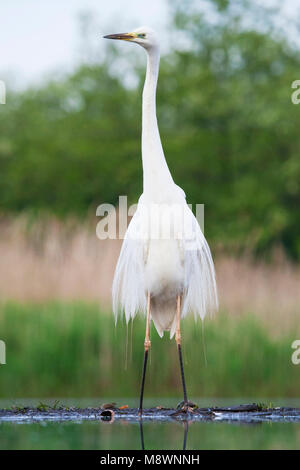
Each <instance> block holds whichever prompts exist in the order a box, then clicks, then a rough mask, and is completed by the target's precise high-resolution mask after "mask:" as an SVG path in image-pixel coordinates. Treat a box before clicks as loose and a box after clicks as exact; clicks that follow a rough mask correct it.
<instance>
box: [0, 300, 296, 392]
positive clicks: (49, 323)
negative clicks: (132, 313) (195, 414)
mask: <svg viewBox="0 0 300 470" xmlns="http://www.w3.org/2000/svg"><path fill="white" fill-rule="evenodd" d="M144 329H145V326H144V319H143V318H137V319H136V320H135V321H134V324H133V335H132V341H131V326H129V331H128V338H129V340H128V348H126V325H125V324H124V323H123V322H119V323H118V325H117V327H116V328H115V326H114V320H113V318H112V315H110V314H104V313H101V312H100V311H99V309H98V306H97V305H95V304H88V303H78V302H76V303H55V302H51V303H47V304H41V305H37V304H24V305H23V304H18V303H14V302H10V303H6V304H3V305H2V306H0V339H2V340H4V341H5V343H6V356H7V357H6V361H7V364H6V365H3V366H1V367H0V383H1V387H0V397H1V398H9V399H10V398H21V397H24V398H25V397H39V398H48V397H83V396H84V397H109V396H113V397H116V396H118V397H134V396H137V394H138V390H139V386H140V374H141V368H142V361H143V343H144ZM151 336H152V338H151V340H152V348H151V359H150V363H149V369H148V372H149V374H148V376H147V379H146V395H147V396H148V397H166V396H170V397H177V396H178V398H179V399H180V398H181V384H180V376H179V367H178V357H177V351H176V346H175V341H174V340H172V341H170V340H169V337H168V335H166V336H165V337H164V338H163V339H162V340H161V339H160V338H159V337H158V335H157V333H156V331H155V329H154V327H153V326H152V333H151ZM204 336H205V345H206V356H207V364H206V363H205V360H204V351H203V341H202V327H201V322H200V321H199V322H198V323H196V324H195V323H194V321H193V319H192V318H191V319H190V320H189V319H188V320H186V321H185V323H184V332H183V352H184V362H185V372H186V380H187V384H188V392H189V394H190V396H194V397H242V396H245V397H249V396H253V397H297V396H299V391H300V366H298V367H297V366H295V365H293V364H292V363H291V353H292V349H291V343H292V341H293V340H294V339H296V338H294V335H293V332H291V333H290V334H288V335H284V336H281V337H277V338H274V337H272V335H271V334H269V333H268V331H267V329H266V328H265V327H263V326H262V325H260V324H259V322H258V320H257V318H255V317H254V316H251V315H249V316H247V317H242V318H239V319H238V318H232V317H230V316H229V315H226V314H225V313H223V314H222V315H218V316H216V317H215V318H214V319H212V320H207V321H205V324H204ZM126 349H127V350H128V353H127V355H128V364H127V369H126Z"/></svg>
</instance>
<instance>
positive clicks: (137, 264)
mask: <svg viewBox="0 0 300 470" xmlns="http://www.w3.org/2000/svg"><path fill="white" fill-rule="evenodd" d="M104 37H105V38H107V39H119V40H123V41H128V42H134V43H136V44H139V45H140V46H142V47H143V48H144V49H145V51H146V54H147V72H146V79H145V84H144V90H143V109H142V161H143V194H142V195H141V197H140V198H139V202H138V206H137V210H136V212H135V214H134V216H133V218H132V220H131V222H130V224H129V226H128V229H127V232H126V235H125V238H124V241H123V245H122V249H121V253H120V257H119V260H118V263H117V267H116V271H115V276H114V281H113V292H112V295H113V310H114V314H115V316H116V317H117V316H118V314H119V313H120V312H121V313H122V312H124V313H125V317H126V321H127V323H128V322H129V320H130V319H133V318H134V317H135V315H136V313H137V312H143V313H146V336H145V343H144V364H143V375H142V383H141V392H140V407H139V413H140V414H141V413H142V407H143V394H144V385H145V375H146V366H147V359H148V351H149V349H150V346H151V342H150V337H149V326H150V321H151V319H152V320H153V322H154V325H155V327H156V330H157V332H158V334H159V335H160V336H161V337H162V336H163V333H164V331H170V337H171V338H172V337H173V335H174V333H175V339H176V343H177V349H178V354H179V361H180V370H181V379H182V386H183V395H184V401H183V409H187V407H188V405H189V402H188V399H187V392H186V385H185V379H184V371H183V363H182V353H181V332H180V319H181V318H183V317H185V316H186V314H187V313H189V312H193V313H194V316H195V318H196V317H197V316H200V317H201V319H204V317H205V315H206V313H207V312H212V311H214V310H216V309H217V308H218V299H217V289H216V281H215V272H214V265H213V261H212V258H211V253H210V249H209V247H208V244H207V242H206V240H205V238H204V235H203V233H202V231H201V229H200V226H199V224H198V222H197V219H196V218H195V216H194V215H193V213H192V211H191V209H190V208H189V206H188V205H187V203H186V198H185V193H184V191H183V190H182V189H181V188H180V187H179V186H177V185H176V184H175V183H174V181H173V178H172V176H171V173H170V171H169V168H168V165H167V162H166V159H165V156H164V152H163V148H162V144H161V140H160V135H159V130H158V125H157V118H156V86H157V79H158V71H159V60H160V49H159V40H158V37H157V35H156V33H155V32H154V31H153V30H152V29H151V28H149V27H140V28H138V29H136V30H134V31H132V32H130V33H120V34H109V35H107V36H104ZM183 158H187V157H186V156H185V155H184V156H183Z"/></svg>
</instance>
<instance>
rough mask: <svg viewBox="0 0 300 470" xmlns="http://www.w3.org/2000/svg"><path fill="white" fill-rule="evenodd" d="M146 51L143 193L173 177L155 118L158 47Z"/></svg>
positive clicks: (152, 190)
mask: <svg viewBox="0 0 300 470" xmlns="http://www.w3.org/2000/svg"><path fill="white" fill-rule="evenodd" d="M146 52H147V72H146V79H145V85H144V90H143V126H142V158H143V184H144V194H150V193H153V192H154V191H156V192H157V191H159V189H160V188H164V187H165V185H167V184H170V183H173V179H172V176H171V173H170V171H169V168H168V165H167V162H166V159H165V156H164V151H163V148H162V145H161V140H160V135H159V130H158V125H157V118H156V86H157V79H158V70H159V56H160V55H159V49H158V48H153V49H150V50H146ZM173 184H174V183H173Z"/></svg>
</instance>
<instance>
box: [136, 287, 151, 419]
mask: <svg viewBox="0 0 300 470" xmlns="http://www.w3.org/2000/svg"><path fill="white" fill-rule="evenodd" d="M149 327H150V294H149V293H148V299H147V319H146V336H145V343H144V347H145V354H144V365H143V375H142V384H141V393H140V408H139V415H140V416H141V415H142V412H143V398H144V387H145V378H146V369H147V361H148V351H149V349H150V346H151V342H150V337H149Z"/></svg>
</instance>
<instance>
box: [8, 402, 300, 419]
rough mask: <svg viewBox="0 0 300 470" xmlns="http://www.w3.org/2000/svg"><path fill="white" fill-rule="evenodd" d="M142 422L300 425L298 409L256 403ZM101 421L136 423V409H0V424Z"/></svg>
mask: <svg viewBox="0 0 300 470" xmlns="http://www.w3.org/2000/svg"><path fill="white" fill-rule="evenodd" d="M142 417H143V420H145V421H149V420H152V421H172V420H179V421H184V420H188V421H232V422H241V423H243V422H244V423H251V422H263V421H272V422H291V421H292V422H300V408H290V407H276V408H267V407H263V406H262V405H258V404H255V403H253V404H246V405H239V406H234V407H225V408H221V407H212V408H188V409H187V410H182V409H179V410H178V409H173V408H163V407H156V408H147V409H144V410H143V416H142ZM82 420H101V421H108V422H113V421H114V420H126V421H132V422H137V421H139V420H140V417H139V414H138V409H137V408H118V407H115V406H114V405H112V406H107V405H103V406H102V407H100V408H75V407H64V406H61V407H55V408H54V407H51V406H47V405H44V406H43V407H37V408H31V407H24V408H22V407H12V408H9V409H0V422H1V421H2V422H3V421H5V422H23V423H24V422H40V421H52V422H53V421H77V422H78V421H82Z"/></svg>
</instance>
